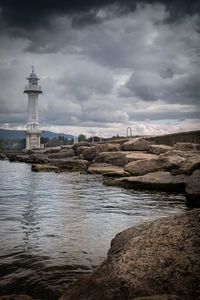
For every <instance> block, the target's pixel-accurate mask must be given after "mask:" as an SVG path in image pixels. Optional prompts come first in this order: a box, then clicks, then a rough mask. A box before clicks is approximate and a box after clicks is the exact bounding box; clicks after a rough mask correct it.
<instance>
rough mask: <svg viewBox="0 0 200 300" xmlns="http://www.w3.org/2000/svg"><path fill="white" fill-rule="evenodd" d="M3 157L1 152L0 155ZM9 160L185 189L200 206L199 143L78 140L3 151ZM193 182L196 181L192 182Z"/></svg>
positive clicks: (189, 198) (140, 185) (145, 185)
mask: <svg viewBox="0 0 200 300" xmlns="http://www.w3.org/2000/svg"><path fill="white" fill-rule="evenodd" d="M1 157H2V159H5V158H6V157H5V154H4V155H2V156H0V158H1ZM7 157H8V159H9V160H10V161H21V162H27V163H32V164H33V166H32V170H33V171H37V172H40V171H55V172H64V171H84V172H88V173H99V174H103V175H107V176H112V177H123V178H122V179H113V180H110V179H109V181H108V182H106V184H109V185H119V186H124V187H129V188H142V189H143V188H145V189H151V190H152V189H159V190H166V191H178V192H180V191H181V192H186V195H187V203H188V204H189V205H192V204H193V203H194V204H195V206H200V199H199V189H198V188H197V186H198V184H199V180H200V179H199V176H200V175H199V172H197V170H200V144H192V143H185V142H184V143H180V142H179V143H176V144H175V145H173V146H168V145H156V144H154V142H153V141H151V142H150V140H149V139H145V138H131V139H129V140H127V139H126V140H124V141H123V140H120V141H115V142H114V143H112V142H108V143H88V142H79V143H76V144H74V145H73V146H61V147H54V148H47V149H42V150H28V151H24V152H23V153H21V154H19V153H18V154H16V155H15V154H13V153H10V154H7ZM193 182H196V183H195V184H193Z"/></svg>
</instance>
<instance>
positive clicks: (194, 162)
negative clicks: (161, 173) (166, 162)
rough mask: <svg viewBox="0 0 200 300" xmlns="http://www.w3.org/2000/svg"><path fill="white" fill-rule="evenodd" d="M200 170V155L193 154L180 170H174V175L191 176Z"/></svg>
mask: <svg viewBox="0 0 200 300" xmlns="http://www.w3.org/2000/svg"><path fill="white" fill-rule="evenodd" d="M197 169H200V154H193V155H191V156H189V157H187V158H186V161H185V163H184V164H183V166H182V167H180V168H179V169H178V170H172V172H171V173H172V174H174V175H176V174H188V175H191V174H192V173H193V172H194V171H195V170H197Z"/></svg>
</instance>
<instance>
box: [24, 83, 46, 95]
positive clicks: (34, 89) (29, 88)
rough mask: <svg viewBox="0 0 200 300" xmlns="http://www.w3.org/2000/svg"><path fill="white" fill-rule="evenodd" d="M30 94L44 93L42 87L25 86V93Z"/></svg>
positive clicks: (34, 85)
mask: <svg viewBox="0 0 200 300" xmlns="http://www.w3.org/2000/svg"><path fill="white" fill-rule="evenodd" d="M28 92H36V93H42V88H41V86H40V85H36V84H27V85H25V89H24V93H28Z"/></svg>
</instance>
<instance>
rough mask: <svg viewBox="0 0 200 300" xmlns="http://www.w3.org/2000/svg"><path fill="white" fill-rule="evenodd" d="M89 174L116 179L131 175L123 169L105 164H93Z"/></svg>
mask: <svg viewBox="0 0 200 300" xmlns="http://www.w3.org/2000/svg"><path fill="white" fill-rule="evenodd" d="M88 173H90V174H102V175H106V176H116V177H122V176H128V175H129V173H128V172H126V171H124V169H123V168H120V167H117V166H113V165H110V164H105V163H94V164H91V165H90V166H89V168H88Z"/></svg>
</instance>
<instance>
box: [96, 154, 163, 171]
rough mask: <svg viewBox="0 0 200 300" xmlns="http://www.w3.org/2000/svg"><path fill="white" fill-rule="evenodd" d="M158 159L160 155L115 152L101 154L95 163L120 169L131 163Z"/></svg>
mask: <svg viewBox="0 0 200 300" xmlns="http://www.w3.org/2000/svg"><path fill="white" fill-rule="evenodd" d="M156 158H158V155H155V154H150V153H146V152H142V151H115V152H114V151H113V152H101V153H99V155H98V156H96V158H95V159H94V161H95V162H97V163H108V164H112V165H115V166H118V167H123V166H125V165H126V164H127V163H129V162H131V161H136V160H143V159H156Z"/></svg>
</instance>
